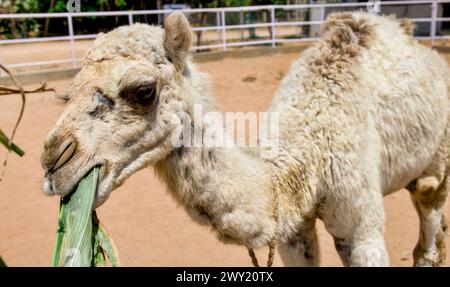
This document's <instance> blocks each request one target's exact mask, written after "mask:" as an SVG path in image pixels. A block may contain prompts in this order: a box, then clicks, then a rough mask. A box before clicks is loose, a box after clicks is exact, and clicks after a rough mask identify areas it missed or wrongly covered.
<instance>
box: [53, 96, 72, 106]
mask: <svg viewBox="0 0 450 287" xmlns="http://www.w3.org/2000/svg"><path fill="white" fill-rule="evenodd" d="M55 99H56V102H57V103H58V104H60V105H65V104H67V102H68V101H69V100H70V96H69V95H68V94H56V95H55Z"/></svg>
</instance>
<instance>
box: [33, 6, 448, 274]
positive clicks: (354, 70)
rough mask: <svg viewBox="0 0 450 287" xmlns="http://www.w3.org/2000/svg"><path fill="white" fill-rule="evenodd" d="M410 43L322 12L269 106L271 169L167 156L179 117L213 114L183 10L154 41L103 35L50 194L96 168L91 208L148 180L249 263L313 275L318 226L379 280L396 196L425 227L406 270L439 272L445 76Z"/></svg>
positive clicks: (50, 147) (59, 142) (151, 29)
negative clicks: (389, 198)
mask: <svg viewBox="0 0 450 287" xmlns="http://www.w3.org/2000/svg"><path fill="white" fill-rule="evenodd" d="M412 30H413V26H412V24H411V22H409V21H407V20H396V19H394V18H393V17H386V16H377V15H372V14H368V13H363V12H354V13H334V14H330V15H329V16H328V17H327V19H326V21H325V23H324V25H323V27H322V38H321V40H320V41H318V42H317V43H315V44H314V45H312V47H310V48H308V49H307V50H306V51H305V52H303V53H302V54H301V56H300V57H299V59H298V60H296V61H295V62H294V63H293V64H292V66H291V68H290V71H289V72H288V74H287V75H286V76H285V77H284V79H283V80H282V82H281V85H280V87H279V89H278V91H277V92H276V94H275V96H274V98H273V102H272V104H271V105H270V107H269V110H268V111H269V112H273V113H278V114H279V133H278V136H279V146H278V152H277V153H276V155H275V156H272V157H265V156H262V153H258V152H257V150H258V149H256V151H255V150H248V149H245V148H240V147H229V148H228V147H214V146H205V145H202V146H199V147H190V146H184V145H181V146H174V145H173V143H172V140H171V138H173V134H174V133H176V132H175V131H179V130H180V125H182V123H180V122H176V121H173V120H172V117H173V115H174V114H177V113H187V114H192V113H193V106H194V105H196V104H201V105H202V107H203V109H204V110H205V111H220V109H219V108H218V107H217V105H216V104H215V102H214V98H213V96H212V95H211V91H210V87H209V86H210V84H209V78H208V76H207V75H206V74H204V73H202V72H200V71H198V69H197V68H196V67H195V65H194V64H193V63H192V61H191V59H190V57H189V47H190V45H191V41H192V35H191V29H190V26H189V23H188V21H187V19H186V18H185V17H184V15H183V14H182V13H181V12H175V13H172V14H170V15H169V16H168V17H167V18H166V20H165V26H164V28H162V27H156V26H149V25H145V24H134V25H131V26H124V27H119V28H117V29H115V30H113V31H111V32H109V33H106V34H100V35H99V36H98V37H97V39H96V40H95V42H94V44H93V46H92V48H91V49H90V50H89V51H88V52H87V54H86V56H85V59H84V62H83V66H82V68H81V70H80V72H79V73H78V74H77V75H76V77H75V78H74V80H73V82H72V83H71V85H70V87H69V88H68V90H67V93H65V94H64V95H63V96H61V97H60V99H61V100H62V101H64V102H65V103H66V106H65V109H64V111H63V112H62V114H61V115H60V117H59V119H58V120H57V122H56V123H55V125H54V126H53V127H52V128H51V130H50V131H49V133H48V135H47V137H46V139H45V141H44V151H43V153H42V158H41V163H42V166H43V168H44V170H45V178H44V192H45V193H46V194H49V195H60V196H65V195H68V194H69V193H70V192H71V191H72V190H73V189H74V187H75V186H76V185H77V183H78V182H79V181H80V179H81V178H82V177H83V176H85V175H86V174H87V173H88V172H89V170H91V169H92V168H93V167H94V166H100V167H101V169H100V176H99V187H98V190H97V195H96V206H99V205H101V204H103V203H104V202H105V201H106V200H107V199H108V197H109V196H110V194H111V192H112V190H114V189H116V188H117V187H118V186H120V185H121V184H123V182H124V181H125V180H126V179H127V178H128V177H129V176H130V175H131V174H133V173H135V172H136V171H138V170H140V169H142V168H145V167H148V166H153V167H154V168H155V172H156V173H157V174H158V175H159V176H160V178H161V179H162V180H163V181H165V183H166V184H167V189H168V192H169V193H170V194H171V195H172V196H173V197H174V199H175V200H176V201H177V202H178V203H180V204H181V205H182V206H183V207H184V208H185V210H186V211H187V213H188V214H189V215H190V216H191V217H192V218H193V220H194V221H196V222H198V223H200V224H205V225H208V226H211V228H212V230H214V231H215V233H216V234H217V235H218V238H219V239H220V240H222V241H223V242H225V243H233V244H240V245H244V246H246V247H247V248H249V249H250V250H253V248H261V247H265V246H268V245H270V244H271V243H272V242H276V244H277V247H278V251H279V253H280V255H281V258H282V260H283V263H284V264H285V265H287V266H318V265H319V246H318V242H317V234H316V226H315V224H316V220H317V219H320V220H322V221H323V222H324V225H325V227H326V229H327V231H328V232H329V233H330V234H331V235H332V236H333V238H334V242H335V247H336V250H337V251H338V253H339V255H340V257H341V260H342V262H343V265H344V266H387V265H388V264H389V259H388V254H387V252H386V246H385V242H384V219H385V216H384V209H383V196H385V195H388V194H390V193H392V192H394V191H397V190H399V189H401V188H404V187H406V188H407V189H409V191H410V193H411V198H412V201H413V203H414V205H415V207H416V210H417V212H418V214H419V217H420V235H419V240H418V243H417V246H416V247H415V250H414V253H413V256H414V264H415V266H440V265H444V264H445V244H444V236H445V232H446V226H447V225H446V221H445V218H444V215H443V213H442V206H443V204H444V201H445V198H446V195H447V192H448V184H449V179H448V178H449V177H448V170H449V169H448V166H449V164H448V159H447V158H448V153H449V147H450V146H449V134H450V133H449V129H448V125H447V123H448V113H449V105H448V97H449V86H450V82H449V80H448V75H449V68H448V65H447V63H446V62H445V61H444V60H443V59H442V58H441V57H440V56H439V55H438V53H437V52H436V51H434V50H432V49H430V48H427V47H424V46H422V45H420V44H419V43H417V42H416V41H415V40H414V39H413V37H412ZM242 96H245V95H242ZM205 125H206V127H207V123H205ZM206 127H205V126H204V127H203V128H204V129H205V128H206ZM202 132H203V130H202ZM176 136H178V135H177V134H176ZM200 136H201V134H200Z"/></svg>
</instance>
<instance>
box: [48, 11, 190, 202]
mask: <svg viewBox="0 0 450 287" xmlns="http://www.w3.org/2000/svg"><path fill="white" fill-rule="evenodd" d="M191 38H192V35H191V29H190V27H189V23H188V21H187V20H186V18H185V17H184V15H183V14H182V13H180V12H176V13H173V14H171V15H169V16H168V17H167V18H166V20H165V27H164V29H163V28H160V27H153V26H148V25H143V24H136V25H132V26H125V27H120V28H117V29H115V30H113V31H111V32H109V33H107V34H100V35H99V36H98V38H97V39H96V40H95V42H94V44H93V47H92V48H91V49H90V50H89V51H88V53H87V54H86V57H85V60H84V62H83V66H82V68H81V70H80V72H79V73H78V74H77V76H76V77H75V79H74V80H73V82H72V83H71V85H70V87H69V88H68V91H67V92H66V93H65V94H64V96H62V97H61V99H62V100H63V101H64V102H65V109H64V111H63V112H62V114H61V115H60V117H59V119H58V120H57V122H56V124H55V125H54V126H53V127H52V129H51V130H50V131H49V133H48V135H47V137H46V139H45V141H44V151H43V153H42V156H41V163H42V167H43V168H44V170H45V178H44V192H45V193H47V194H49V195H54V194H56V195H61V196H65V195H67V194H69V193H70V192H71V191H72V190H73V189H74V188H75V187H76V185H77V183H78V182H79V181H80V180H81V178H83V177H84V176H85V175H86V174H87V173H88V172H89V171H90V170H91V169H92V168H93V167H94V166H100V176H99V185H98V190H97V196H96V205H97V206H98V205H100V204H102V203H103V202H104V201H106V199H107V198H108V197H109V194H110V193H111V191H112V190H114V189H115V188H117V187H118V186H120V185H121V184H122V183H123V182H124V180H125V179H126V178H128V177H129V176H130V175H131V174H133V173H134V172H136V171H137V170H139V169H142V168H144V167H146V166H149V165H152V164H155V163H156V162H158V161H160V160H161V159H163V158H164V157H165V156H167V154H169V153H170V152H171V151H172V150H173V149H174V148H173V146H172V144H171V140H170V138H171V133H172V132H173V131H174V130H175V129H176V128H177V126H176V124H174V123H173V121H171V117H172V115H173V114H175V113H177V112H181V111H183V110H184V109H185V107H184V106H183V105H184V101H183V100H182V97H183V68H184V66H185V60H186V56H187V54H188V50H189V47H190V44H191Z"/></svg>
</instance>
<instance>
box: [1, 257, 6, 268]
mask: <svg viewBox="0 0 450 287" xmlns="http://www.w3.org/2000/svg"><path fill="white" fill-rule="evenodd" d="M0 267H7V265H6V263H5V261H3V258H2V257H1V256H0Z"/></svg>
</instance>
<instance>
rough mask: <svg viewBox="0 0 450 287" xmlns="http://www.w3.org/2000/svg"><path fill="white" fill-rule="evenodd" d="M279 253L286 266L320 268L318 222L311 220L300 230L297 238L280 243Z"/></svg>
mask: <svg viewBox="0 0 450 287" xmlns="http://www.w3.org/2000/svg"><path fill="white" fill-rule="evenodd" d="M278 252H279V254H280V256H281V259H282V261H283V263H284V265H285V266H291V267H301V266H304V267H313V266H319V245H318V240H317V231H316V220H315V219H314V220H311V222H308V223H307V224H305V226H303V228H301V230H299V232H298V233H297V236H295V238H292V239H291V240H288V241H287V242H279V243H278Z"/></svg>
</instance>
